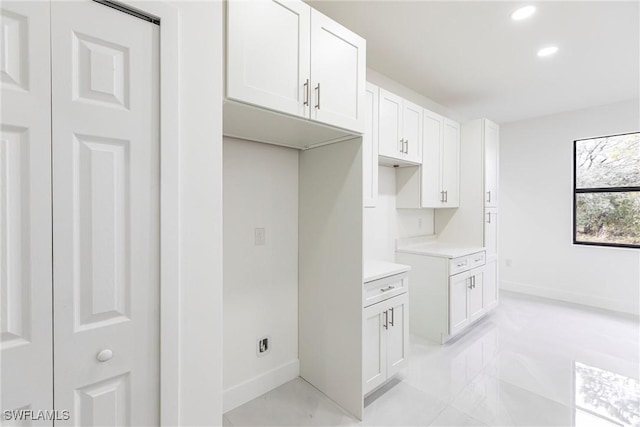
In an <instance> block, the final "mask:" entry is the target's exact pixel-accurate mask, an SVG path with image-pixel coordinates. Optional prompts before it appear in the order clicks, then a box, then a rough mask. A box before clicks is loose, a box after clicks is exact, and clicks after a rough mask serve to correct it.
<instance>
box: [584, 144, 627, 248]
mask: <svg viewBox="0 0 640 427" xmlns="http://www.w3.org/2000/svg"><path fill="white" fill-rule="evenodd" d="M573 157H574V158H573V176H574V178H573V183H574V194H573V242H574V243H576V244H583V245H599V246H617V247H628V248H640V132H636V133H630V134H624V135H613V136H605V137H601V138H590V139H580V140H577V141H574V146H573Z"/></svg>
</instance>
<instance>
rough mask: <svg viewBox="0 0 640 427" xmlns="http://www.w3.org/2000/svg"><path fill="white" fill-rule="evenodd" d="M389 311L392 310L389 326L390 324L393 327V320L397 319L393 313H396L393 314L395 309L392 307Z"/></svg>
mask: <svg viewBox="0 0 640 427" xmlns="http://www.w3.org/2000/svg"><path fill="white" fill-rule="evenodd" d="M389 310H391V322H389V324H390V325H391V326H393V320H394V318H395V316H394V315H393V313H394V312H393V307H391V308H390V309H389Z"/></svg>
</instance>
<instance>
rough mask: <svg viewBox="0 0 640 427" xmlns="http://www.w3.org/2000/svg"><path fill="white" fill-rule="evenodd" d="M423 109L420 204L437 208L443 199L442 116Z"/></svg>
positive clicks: (424, 206)
mask: <svg viewBox="0 0 640 427" xmlns="http://www.w3.org/2000/svg"><path fill="white" fill-rule="evenodd" d="M423 111H424V112H423V115H422V116H423V132H422V167H421V168H420V174H421V182H420V184H421V189H420V191H421V197H420V199H421V206H422V207H423V208H439V207H441V206H442V205H443V201H444V193H443V192H442V174H441V173H440V169H441V161H442V158H441V156H442V151H441V149H442V136H443V128H444V117H442V116H441V115H439V114H436V113H433V112H431V111H429V110H423Z"/></svg>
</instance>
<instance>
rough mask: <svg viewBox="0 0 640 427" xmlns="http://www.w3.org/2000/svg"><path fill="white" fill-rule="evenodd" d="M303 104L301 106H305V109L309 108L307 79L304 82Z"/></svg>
mask: <svg viewBox="0 0 640 427" xmlns="http://www.w3.org/2000/svg"><path fill="white" fill-rule="evenodd" d="M303 87H304V102H303V104H304V105H306V106H307V107H308V106H309V95H310V93H309V79H307V81H306V82H304V85H303Z"/></svg>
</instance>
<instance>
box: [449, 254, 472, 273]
mask: <svg viewBox="0 0 640 427" xmlns="http://www.w3.org/2000/svg"><path fill="white" fill-rule="evenodd" d="M469 263H470V258H469V257H468V256H461V257H458V258H453V259H452V260H451V261H449V275H450V276H453V275H454V274H458V273H462V272H463V271H467V270H468V269H469V268H471V267H470V266H469Z"/></svg>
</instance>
